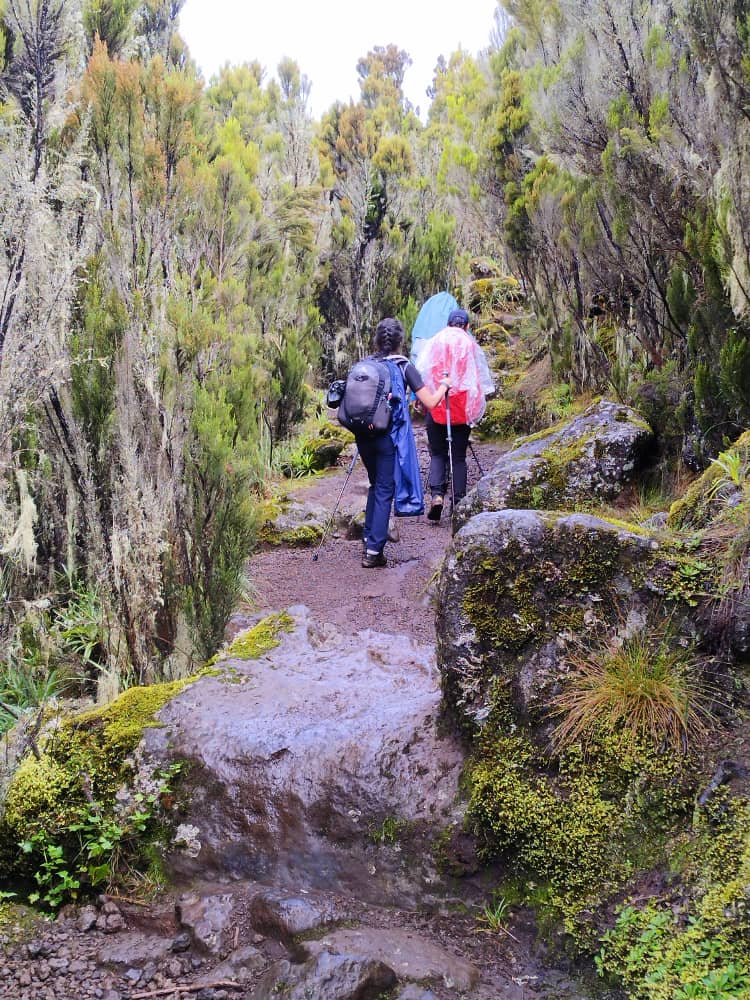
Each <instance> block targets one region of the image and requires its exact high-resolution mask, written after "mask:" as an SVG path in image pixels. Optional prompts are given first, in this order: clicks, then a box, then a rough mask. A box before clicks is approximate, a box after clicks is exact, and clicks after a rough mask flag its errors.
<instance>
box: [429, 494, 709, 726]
mask: <svg viewBox="0 0 750 1000" xmlns="http://www.w3.org/2000/svg"><path fill="white" fill-rule="evenodd" d="M685 558H686V557H685V556H683V555H682V554H681V553H680V552H678V551H673V550H671V549H670V548H669V546H668V544H667V543H662V542H661V541H659V540H657V538H656V537H655V536H654V535H652V534H651V533H650V532H648V531H645V530H640V529H637V528H630V527H629V526H627V525H625V524H621V523H617V522H611V521H607V520H605V519H603V518H599V517H593V516H591V515H588V514H559V513H554V512H544V511H532V510H503V511H495V512H486V513H483V514H478V515H477V516H475V517H473V518H472V519H471V520H470V521H469V523H468V524H466V525H465V526H464V527H463V528H461V530H460V531H459V532H458V533H457V534H456V535H455V537H454V539H453V544H452V547H451V549H450V551H449V553H448V555H447V558H446V562H445V564H444V566H443V571H442V575H441V579H440V583H439V586H438V595H437V615H438V619H439V621H440V622H441V626H442V627H441V629H440V632H439V636H438V663H439V666H440V670H441V672H442V677H443V691H444V696H445V704H446V707H447V708H448V709H449V711H450V713H451V714H452V715H453V716H454V717H455V718H456V719H457V721H458V722H459V723H460V724H462V726H463V727H464V728H468V729H469V730H473V729H474V728H475V727H476V726H477V725H479V724H481V723H482V721H483V720H484V719H486V718H487V716H488V714H489V712H490V710H491V707H492V704H493V696H494V695H495V694H496V693H497V692H498V690H502V691H503V692H507V693H509V696H510V698H511V700H512V703H513V707H514V709H515V711H516V713H517V714H518V716H519V717H521V718H525V719H529V720H532V721H533V722H536V723H542V722H543V721H544V718H545V711H546V708H547V706H548V704H549V698H550V696H551V695H553V694H555V693H556V692H557V691H558V687H559V681H560V678H561V675H562V673H563V672H564V671H565V669H566V668H565V653H566V650H567V649H568V647H569V644H570V643H571V642H572V641H573V639H574V635H575V633H579V634H580V633H581V632H586V633H588V634H590V635H603V634H605V633H609V634H612V633H613V632H614V630H615V629H617V628H620V629H622V628H632V629H635V628H638V627H642V626H643V624H644V623H645V622H646V620H647V619H648V616H649V612H650V611H652V610H653V609H654V608H656V607H658V606H660V605H661V604H663V603H669V605H670V614H671V615H672V618H673V622H674V625H675V627H676V628H677V627H679V628H681V629H682V632H683V634H690V633H691V632H692V633H693V634H694V633H695V629H696V628H697V625H696V624H695V620H697V618H696V615H695V613H694V611H693V605H694V604H695V603H696V601H697V598H696V597H695V594H696V593H697V592H699V591H700V590H701V589H702V588H703V587H704V586H705V581H701V580H700V579H695V580H692V581H691V579H690V576H689V573H690V572H692V564H689V563H686V562H684V560H685ZM694 619H695V620H694Z"/></svg>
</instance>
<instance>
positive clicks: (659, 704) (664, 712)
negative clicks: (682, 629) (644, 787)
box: [552, 629, 710, 750]
mask: <svg viewBox="0 0 750 1000" xmlns="http://www.w3.org/2000/svg"><path fill="white" fill-rule="evenodd" d="M568 659H569V662H570V665H571V666H572V667H573V673H572V675H571V676H570V678H569V679H568V681H567V683H566V685H565V688H564V690H563V691H562V692H561V693H560V694H559V695H558V696H557V697H556V698H555V699H554V700H553V709H552V711H553V714H555V715H560V716H562V721H561V722H560V723H559V724H558V725H557V727H556V729H555V731H554V736H555V740H556V742H557V744H558V745H559V746H569V745H570V744H572V743H575V742H576V741H578V740H584V741H585V740H586V738H587V737H589V736H592V735H594V734H595V733H596V732H600V731H606V730H615V729H617V730H624V731H626V732H629V733H631V734H632V735H633V737H634V738H639V737H646V738H649V739H650V740H651V741H652V742H653V743H654V744H655V745H659V744H662V743H665V744H667V745H670V746H671V747H673V748H674V749H675V750H684V749H686V747H687V744H688V742H690V741H700V739H701V738H702V737H703V736H704V735H705V732H706V728H707V724H708V722H709V720H710V712H709V707H708V706H709V701H708V698H707V697H706V694H705V690H704V688H703V686H702V684H701V682H700V680H699V670H698V664H697V662H696V660H695V658H694V656H693V654H692V653H691V651H690V650H689V649H685V648H683V647H682V646H679V645H676V644H675V641H674V640H673V639H672V638H671V637H670V636H669V635H668V634H666V633H665V632H649V631H648V630H645V629H644V630H643V631H640V632H638V633H636V634H635V635H633V636H629V637H627V638H625V639H623V640H617V639H612V640H610V641H609V642H608V643H607V644H605V645H603V646H600V647H599V648H592V649H590V650H585V649H578V650H575V651H573V652H572V653H570V654H569V656H568Z"/></svg>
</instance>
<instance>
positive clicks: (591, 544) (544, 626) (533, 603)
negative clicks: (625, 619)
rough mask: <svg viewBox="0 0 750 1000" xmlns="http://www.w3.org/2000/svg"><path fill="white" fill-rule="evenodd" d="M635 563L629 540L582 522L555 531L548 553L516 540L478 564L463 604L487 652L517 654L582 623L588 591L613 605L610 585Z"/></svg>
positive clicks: (466, 589) (466, 590)
mask: <svg viewBox="0 0 750 1000" xmlns="http://www.w3.org/2000/svg"><path fill="white" fill-rule="evenodd" d="M552 550H554V552H553V551H552ZM639 557H642V553H639ZM631 562H632V555H631V546H630V545H629V544H628V542H627V540H621V539H619V538H618V536H617V534H616V533H615V532H612V533H611V534H610V533H604V532H596V533H593V532H591V531H589V530H587V529H586V528H585V527H583V526H579V525H573V526H570V527H568V528H567V529H566V530H563V531H558V532H556V533H555V539H554V541H550V551H549V554H547V553H545V552H544V551H541V552H537V553H534V554H533V557H532V554H531V553H529V552H527V551H526V550H525V549H524V548H523V547H522V546H520V545H519V543H518V542H517V541H515V540H511V541H510V542H509V544H508V545H507V546H506V547H505V549H503V551H502V553H500V555H498V556H497V557H491V558H487V559H485V560H484V561H483V562H480V563H479V564H478V565H477V566H476V568H475V570H474V572H473V573H472V579H471V580H470V582H469V583H468V584H467V586H466V588H465V591H464V597H463V607H464V610H465V612H466V614H467V615H468V617H469V619H470V621H471V623H472V625H473V626H474V628H475V629H476V631H477V635H478V636H479V638H480V641H481V642H482V645H483V647H484V648H485V650H488V651H492V650H498V649H499V650H504V651H506V652H509V653H518V652H520V651H521V650H522V649H523V648H524V647H525V646H526V645H527V644H528V643H529V642H531V641H534V642H538V641H540V640H541V639H542V637H544V636H547V635H551V634H553V633H554V632H555V631H561V630H562V629H564V628H570V627H575V626H576V625H577V624H578V623H579V622H582V615H583V608H582V604H581V602H582V599H583V598H585V597H586V595H588V594H589V593H592V592H596V593H597V594H598V595H599V597H601V598H603V599H604V600H605V601H606V602H607V604H606V605H605V607H606V606H614V604H615V595H614V594H613V593H610V592H609V586H608V585H609V583H610V581H611V579H612V577H613V576H614V575H615V574H616V573H618V572H620V570H621V569H622V568H624V567H625V566H629V565H630V564H631Z"/></svg>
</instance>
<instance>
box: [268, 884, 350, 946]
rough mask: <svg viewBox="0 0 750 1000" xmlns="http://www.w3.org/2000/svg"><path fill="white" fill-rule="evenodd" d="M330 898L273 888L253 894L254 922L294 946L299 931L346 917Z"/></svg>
mask: <svg viewBox="0 0 750 1000" xmlns="http://www.w3.org/2000/svg"><path fill="white" fill-rule="evenodd" d="M345 916H346V914H344V913H343V912H341V911H340V910H337V909H336V907H334V905H333V903H332V902H331V900H330V899H327V898H317V897H310V896H309V895H308V896H305V897H302V896H293V895H290V894H289V893H284V892H280V891H278V890H273V889H269V890H268V891H267V892H262V893H259V894H258V895H257V896H255V897H254V898H253V901H252V903H251V906H250V923H251V925H252V926H253V928H254V929H255V930H257V931H261V932H262V933H263V934H264V935H265V936H267V937H271V938H274V940H277V941H283V942H284V944H286V945H287V947H289V946H291V944H292V942H293V940H294V938H295V936H296V935H298V934H306V933H309V932H310V931H317V930H318V929H320V928H321V927H325V926H326V925H329V924H332V923H335V922H336V921H337V920H343V919H345Z"/></svg>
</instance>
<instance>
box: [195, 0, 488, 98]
mask: <svg viewBox="0 0 750 1000" xmlns="http://www.w3.org/2000/svg"><path fill="white" fill-rule="evenodd" d="M496 6H497V0H371V2H367V3H361V2H360V3H358V2H356V0H354V2H352V0H262V2H261V3H257V2H253V0H187V2H186V3H185V6H184V7H183V8H182V12H181V14H180V30H181V34H182V36H183V38H184V39H185V40H186V42H187V44H188V46H189V48H190V52H191V55H192V56H193V58H194V59H195V60H196V62H197V63H198V65H199V66H200V68H201V70H202V72H203V75H204V76H205V78H206V80H209V79H210V77H211V76H212V75H213V74H214V73H216V71H217V70H218V69H219V67H220V66H221V65H222V64H223V63H225V62H230V63H233V64H236V63H241V62H250V61H252V60H254V59H257V60H258V61H259V62H260V63H261V65H262V66H264V67H265V68H266V70H267V74H268V76H267V78H270V77H272V76H275V71H276V67H277V65H278V63H279V61H280V60H281V59H282V58H283V57H284V56H289V57H290V58H292V59H294V60H295V61H296V62H297V63H298V64H299V67H300V69H301V71H302V72H303V73H304V74H305V75H306V76H307V77H308V78H309V79H310V81H311V83H312V91H311V94H310V109H311V111H312V112H313V114H314V115H315V117H319V116H320V115H321V114H322V112H323V111H325V110H326V109H327V108H328V107H329V106H330V105H331V104H332V103H333V102H334V101H335V100H341V101H348V100H349V98H350V97H351V98H353V99H354V100H356V99H357V98H358V97H359V87H358V86H357V70H356V65H357V60H358V59H359V58H360V57H361V56H364V55H366V54H367V52H368V51H369V50H370V49H372V48H374V47H375V46H376V45H382V46H385V45H389V44H390V43H393V44H395V45H397V46H398V47H399V48H400V49H405V50H406V51H407V52H408V53H409V55H410V56H411V58H412V60H413V63H412V65H411V66H410V68H409V69H408V70H407V72H406V76H405V79H404V91H405V93H406V96H407V98H408V99H409V100H410V101H411V102H412V104H413V105H414V106H415V107H420V108H421V110H422V113H423V115H424V112H425V110H426V108H427V105H428V102H429V99H428V98H427V97H426V95H425V90H426V88H427V87H428V86H429V84H430V82H431V81H432V76H433V70H434V68H435V63H436V62H437V58H438V56H440V55H444V56H446V57H447V56H449V55H450V54H451V52H454V51H455V50H456V49H458V48H462V49H464V50H465V51H467V52H469V53H471V54H472V55H476V54H477V53H478V52H479V51H480V50H482V49H484V48H486V47H487V45H488V44H489V39H490V32H491V31H492V27H493V24H494V22H493V14H494V11H495V8H496Z"/></svg>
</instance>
